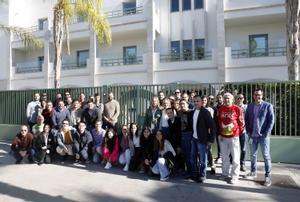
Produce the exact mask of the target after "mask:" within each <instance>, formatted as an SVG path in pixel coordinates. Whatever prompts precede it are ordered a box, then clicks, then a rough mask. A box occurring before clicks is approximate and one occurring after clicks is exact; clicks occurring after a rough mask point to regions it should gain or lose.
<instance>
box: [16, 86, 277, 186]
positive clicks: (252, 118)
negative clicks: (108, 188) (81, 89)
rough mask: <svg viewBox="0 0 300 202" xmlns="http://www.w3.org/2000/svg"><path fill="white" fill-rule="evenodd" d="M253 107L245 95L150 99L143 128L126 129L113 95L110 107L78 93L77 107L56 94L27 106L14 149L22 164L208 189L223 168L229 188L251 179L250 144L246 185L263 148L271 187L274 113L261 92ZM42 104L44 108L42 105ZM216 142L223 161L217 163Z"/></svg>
mask: <svg viewBox="0 0 300 202" xmlns="http://www.w3.org/2000/svg"><path fill="white" fill-rule="evenodd" d="M253 96H254V101H253V102H251V103H250V104H248V106H247V105H246V104H245V98H244V95H243V94H237V95H233V94H231V93H229V92H226V93H223V94H218V95H216V100H215V98H214V96H213V95H209V96H200V95H196V93H194V92H192V93H189V94H188V93H186V92H184V93H181V91H180V90H179V89H176V91H175V93H174V95H171V96H169V97H165V95H164V93H163V92H162V91H161V92H159V93H158V96H154V97H152V99H151V103H150V106H149V108H148V109H147V110H146V112H145V114H144V115H145V116H144V123H143V125H142V126H138V125H137V124H136V123H131V124H129V125H125V124H124V125H121V127H120V128H121V130H120V132H118V128H119V124H118V116H119V115H120V105H119V102H118V101H117V100H115V99H114V95H113V93H109V94H108V100H107V102H106V103H105V104H103V103H101V100H100V96H99V94H97V93H96V94H95V95H94V96H91V97H90V98H89V99H88V100H87V101H86V100H85V95H84V94H83V93H81V94H80V97H79V99H78V100H72V98H71V95H70V94H69V93H65V98H64V99H63V98H62V95H61V94H57V96H56V100H55V101H54V102H51V101H48V100H47V96H46V95H43V96H42V99H41V100H40V95H39V94H38V93H36V94H35V95H34V100H33V101H32V102H30V103H29V104H28V106H27V118H28V125H29V128H28V127H27V126H26V125H22V126H21V131H20V133H18V134H17V135H16V136H15V138H14V140H13V143H12V145H11V149H12V152H13V154H14V157H15V158H16V163H21V162H22V160H23V158H24V157H25V156H26V155H28V159H29V161H30V162H37V163H38V164H39V165H41V164H43V163H50V162H51V161H52V160H53V158H55V156H60V158H61V159H62V160H64V159H65V158H72V159H73V160H74V161H75V162H78V163H79V162H83V163H89V162H90V161H93V162H94V163H99V162H100V163H101V164H103V165H104V169H110V168H111V167H112V166H114V165H118V164H120V165H122V167H123V170H124V171H128V170H131V171H139V172H140V173H147V174H150V175H157V176H159V177H160V180H162V181H165V180H167V179H168V178H169V176H170V174H172V173H182V174H183V175H184V177H185V178H186V179H192V180H193V181H195V182H205V180H206V178H207V174H206V173H207V168H208V167H210V174H212V175H214V174H216V170H215V164H216V163H222V178H223V179H224V180H226V181H227V182H228V183H230V184H235V183H237V182H238V180H239V175H240V171H242V172H245V171H246V166H245V158H246V145H247V143H248V142H249V145H250V158H251V168H250V172H249V173H248V174H247V175H246V176H247V178H250V179H253V178H255V177H256V170H257V168H256V167H257V166H256V161H257V159H256V156H257V150H258V146H259V145H260V147H261V150H262V154H263V158H264V162H265V182H264V184H265V186H270V185H271V156H270V134H271V130H272V128H273V125H274V112H273V106H272V105H271V104H270V103H268V102H266V101H263V90H262V89H255V90H254V94H253ZM43 102H45V103H44V104H43ZM215 140H216V145H217V148H218V155H217V157H216V158H215V159H213V156H212V145H213V144H214V142H215Z"/></svg>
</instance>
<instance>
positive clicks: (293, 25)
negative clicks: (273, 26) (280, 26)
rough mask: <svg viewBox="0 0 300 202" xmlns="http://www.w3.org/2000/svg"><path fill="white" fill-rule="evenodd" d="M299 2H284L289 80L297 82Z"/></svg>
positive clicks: (289, 0)
mask: <svg viewBox="0 0 300 202" xmlns="http://www.w3.org/2000/svg"><path fill="white" fill-rule="evenodd" d="M299 8H300V3H299V0H286V18H287V20H286V33H287V63H288V75H289V80H295V81H298V80H299V48H300V47H299V22H300V18H299V16H300V10H299Z"/></svg>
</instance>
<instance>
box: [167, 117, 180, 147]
mask: <svg viewBox="0 0 300 202" xmlns="http://www.w3.org/2000/svg"><path fill="white" fill-rule="evenodd" d="M168 124H169V136H168V137H167V140H169V141H170V143H171V145H172V147H173V148H174V149H175V150H176V148H177V147H180V145H181V144H180V143H181V119H180V118H179V117H177V116H176V117H175V119H174V122H173V123H172V121H171V120H170V119H169V120H168Z"/></svg>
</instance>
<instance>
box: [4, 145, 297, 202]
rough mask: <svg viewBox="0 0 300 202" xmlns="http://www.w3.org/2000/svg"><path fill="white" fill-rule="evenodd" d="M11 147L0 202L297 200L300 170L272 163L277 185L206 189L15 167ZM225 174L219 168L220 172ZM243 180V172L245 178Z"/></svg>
mask: <svg viewBox="0 0 300 202" xmlns="http://www.w3.org/2000/svg"><path fill="white" fill-rule="evenodd" d="M8 151H9V145H8V144H5V143H3V142H0V201H5V202H9V201H14V202H15V201H37V202H46V201H60V202H61V201H81V202H82V201H89V202H90V201H105V202H108V201H143V202H145V201H172V202H174V201H180V202H182V201H186V202H188V201H191V202H194V201H201V202H203V201H210V202H215V201H289V202H292V201H297V202H298V201H299V198H300V166H296V165H287V164H273V176H272V177H273V185H272V186H271V187H264V186H262V180H263V164H262V163H260V164H259V176H258V181H255V182H254V181H249V180H246V179H242V178H241V179H240V182H239V183H238V184H236V185H229V184H227V183H226V182H225V181H222V180H220V175H219V174H217V175H216V176H208V178H209V179H208V180H207V181H206V183H204V184H196V183H194V182H191V181H188V180H184V179H182V178H181V177H180V176H174V177H171V178H170V179H169V180H168V181H166V182H160V181H159V180H157V179H156V178H149V177H147V176H145V175H144V174H139V173H134V172H128V173H125V172H123V171H122V169H120V168H112V169H111V170H109V171H106V170H104V169H103V166H100V165H99V164H97V165H95V164H88V165H81V164H73V163H71V162H66V163H63V164H62V163H61V162H57V163H55V164H48V165H42V166H38V165H36V164H21V165H15V164H14V162H15V161H14V159H13V158H12V156H10V155H9V154H8ZM220 172H221V169H220V167H218V169H217V173H220ZM241 174H242V175H244V174H245V173H241Z"/></svg>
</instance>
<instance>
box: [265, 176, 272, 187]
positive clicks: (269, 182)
mask: <svg viewBox="0 0 300 202" xmlns="http://www.w3.org/2000/svg"><path fill="white" fill-rule="evenodd" d="M271 184H272V181H271V178H270V177H266V179H265V182H264V185H265V186H266V187H269V186H271Z"/></svg>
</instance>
